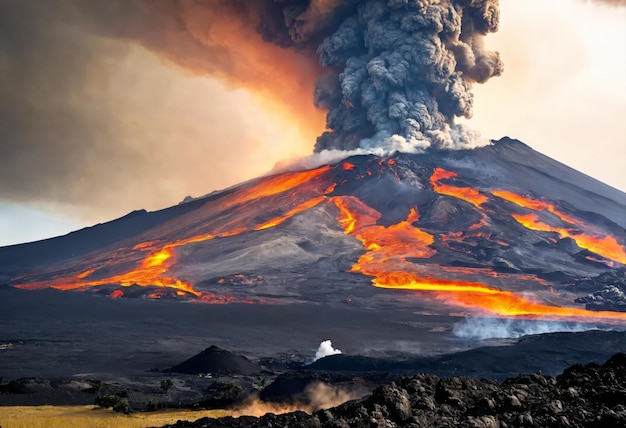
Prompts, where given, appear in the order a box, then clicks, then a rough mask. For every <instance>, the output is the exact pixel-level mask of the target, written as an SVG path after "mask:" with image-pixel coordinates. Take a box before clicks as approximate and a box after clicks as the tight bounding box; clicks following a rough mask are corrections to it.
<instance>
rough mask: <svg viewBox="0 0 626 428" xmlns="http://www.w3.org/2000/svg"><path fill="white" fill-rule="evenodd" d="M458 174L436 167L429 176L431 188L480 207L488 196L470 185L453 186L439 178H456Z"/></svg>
mask: <svg viewBox="0 0 626 428" xmlns="http://www.w3.org/2000/svg"><path fill="white" fill-rule="evenodd" d="M458 176H459V175H458V174H457V173H456V172H453V171H446V170H445V169H443V168H436V169H435V170H434V171H433V175H431V177H430V184H431V186H433V190H434V191H435V192H437V193H440V194H442V195H448V196H453V197H455V198H459V199H463V200H464V201H466V202H469V203H470V204H472V205H474V206H475V207H476V208H480V207H481V205H482V204H484V203H485V202H487V201H488V200H489V198H487V197H486V196H485V195H483V194H481V193H480V192H479V191H478V190H476V189H472V188H471V187H455V186H451V185H449V184H444V183H441V180H444V179H449V178H456V177H458Z"/></svg>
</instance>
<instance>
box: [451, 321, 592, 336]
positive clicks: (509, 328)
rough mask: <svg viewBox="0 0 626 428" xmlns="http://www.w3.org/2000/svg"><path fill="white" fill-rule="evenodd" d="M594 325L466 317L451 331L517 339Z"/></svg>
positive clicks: (590, 328) (580, 329) (584, 329)
mask: <svg viewBox="0 0 626 428" xmlns="http://www.w3.org/2000/svg"><path fill="white" fill-rule="evenodd" d="M595 329H597V327H596V326H592V325H589V324H578V323H572V322H558V321H534V320H515V319H503V318H467V319H466V320H464V321H461V322H460V323H458V324H456V325H455V326H454V329H453V333H454V335H455V336H457V337H461V338H464V339H478V340H487V339H517V338H520V337H522V336H526V335H529V334H544V333H557V332H580V331H587V330H595Z"/></svg>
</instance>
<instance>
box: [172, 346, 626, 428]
mask: <svg viewBox="0 0 626 428" xmlns="http://www.w3.org/2000/svg"><path fill="white" fill-rule="evenodd" d="M449 426H458V427H485V428H492V427H493V428H496V427H498V428H505V427H602V428H608V427H624V426H626V354H624V353H618V354H615V355H614V356H613V357H611V358H610V359H609V360H608V361H607V362H606V363H605V364H604V365H602V366H599V365H597V364H593V363H592V364H589V365H586V366H583V365H580V364H577V365H574V366H572V367H569V368H568V369H566V370H565V371H564V372H563V373H562V374H561V375H559V376H557V377H556V378H553V377H549V376H544V375H542V374H541V373H535V374H531V375H520V376H517V377H515V378H511V379H507V380H506V381H504V382H502V383H498V382H495V381H488V380H476V379H471V378H467V377H453V378H439V377H437V376H434V375H431V374H420V375H417V376H413V377H406V378H402V379H400V380H399V381H398V382H395V383H393V384H391V385H385V386H381V387H379V388H377V389H376V390H375V391H374V392H373V394H372V395H371V396H369V397H367V398H365V399H363V400H359V401H351V402H348V403H345V404H343V405H341V406H338V407H335V408H332V409H328V410H320V411H318V412H316V413H314V414H313V415H308V414H306V413H303V412H295V413H289V414H283V415H273V414H268V415H265V416H263V417H261V418H254V417H246V416H244V417H240V418H232V417H226V418H222V419H208V418H204V419H200V420H198V421H196V422H193V423H192V422H182V421H179V422H178V423H176V424H175V425H170V427H176V428H191V427H193V428H209V427H346V428H348V427H449Z"/></svg>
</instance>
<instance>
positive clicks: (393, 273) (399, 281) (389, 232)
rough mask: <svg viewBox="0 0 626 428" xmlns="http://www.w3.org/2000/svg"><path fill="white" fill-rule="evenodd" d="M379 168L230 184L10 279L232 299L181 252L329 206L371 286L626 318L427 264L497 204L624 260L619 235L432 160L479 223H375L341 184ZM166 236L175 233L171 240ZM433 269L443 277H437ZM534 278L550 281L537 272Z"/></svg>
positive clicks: (446, 186)
mask: <svg viewBox="0 0 626 428" xmlns="http://www.w3.org/2000/svg"><path fill="white" fill-rule="evenodd" d="M376 166H377V168H378V169H379V170H378V171H374V170H369V169H368V170H367V171H365V172H363V170H362V169H361V170H360V171H359V169H358V168H355V165H354V164H352V163H348V162H344V163H342V164H339V165H337V166H335V167H331V166H324V167H321V168H317V169H314V170H310V171H304V172H294V173H285V174H281V175H277V176H273V177H268V178H264V179H260V180H257V181H256V182H251V183H248V184H246V185H244V186H239V187H237V188H234V189H233V190H227V191H225V192H224V195H223V196H220V197H217V198H214V199H211V200H209V201H208V202H206V209H204V210H199V211H198V213H194V214H190V216H191V217H189V218H188V219H186V222H185V223H184V224H185V228H184V229H182V226H179V225H178V223H176V224H168V225H166V226H163V227H162V228H161V229H157V230H152V231H151V232H150V233H151V234H152V235H151V237H154V236H158V239H148V236H147V235H146V239H144V240H141V241H140V242H139V243H135V244H133V245H129V246H128V247H124V248H118V249H116V250H115V251H112V252H110V253H109V254H104V255H102V254H100V255H95V256H93V255H92V256H90V257H91V258H86V259H84V260H82V262H81V263H80V264H79V266H63V267H62V268H59V269H58V270H57V271H55V272H48V273H47V274H46V275H47V276H46V275H43V276H41V275H40V276H39V277H38V276H37V275H35V276H33V277H31V278H20V279H16V280H14V285H15V286H16V287H19V288H25V289H39V288H48V287H51V288H56V289H60V290H73V289H77V290H83V291H84V290H87V289H90V288H95V287H100V286H104V285H106V286H117V287H121V288H125V287H130V286H140V287H152V288H154V289H155V290H156V291H154V292H153V293H152V294H150V297H159V293H160V291H159V290H170V291H172V292H174V293H176V294H177V295H179V296H184V297H186V298H190V299H192V300H198V301H203V302H207V303H224V302H230V301H233V300H235V299H234V298H232V297H229V296H217V295H215V294H213V293H208V292H203V291H202V290H198V289H196V288H195V287H194V284H192V283H191V281H189V280H185V279H184V278H179V277H178V276H177V275H176V274H175V273H172V272H175V271H176V268H177V263H178V261H179V257H180V255H181V253H180V250H181V249H182V248H183V247H186V246H190V245H192V244H198V243H202V242H208V241H211V240H215V239H225V238H229V237H233V236H237V235H242V234H244V233H262V232H261V231H264V230H267V229H271V228H274V227H277V226H278V225H280V224H282V223H284V222H285V221H286V220H288V219H290V218H292V217H294V216H296V215H298V214H300V213H302V212H305V211H308V210H311V209H314V208H316V207H323V208H325V209H334V210H337V213H338V214H337V219H338V223H339V226H340V227H341V229H342V230H343V231H344V233H345V234H346V235H349V236H352V237H354V238H356V239H357V240H358V241H360V242H361V243H362V245H363V248H364V253H363V254H362V255H361V256H360V257H359V259H358V260H357V261H356V262H355V263H354V264H353V266H352V268H351V272H354V273H358V274H362V275H365V276H368V277H371V278H373V279H372V284H373V285H374V286H376V287H379V288H387V289H402V290H413V291H420V292H421V293H420V294H419V295H413V296H414V298H416V299H417V298H423V299H427V298H435V299H437V300H438V301H442V302H444V303H446V304H447V305H451V306H453V307H456V308H459V309H461V310H462V311H463V312H464V313H467V310H469V312H470V313H477V312H479V313H481V314H485V313H487V314H492V315H498V316H503V317H517V316H522V317H528V318H544V319H546V318H547V319H551V318H560V319H576V320H578V321H580V320H581V319H588V320H594V321H595V320H598V319H601V320H605V321H611V320H613V322H620V321H622V322H623V321H626V313H620V312H610V311H589V310H585V309H580V308H574V307H569V306H558V305H547V304H544V303H541V302H539V301H534V300H532V299H531V298H528V297H527V296H528V293H526V292H525V293H524V296H522V295H519V294H517V293H515V292H512V291H506V290H501V289H499V288H496V287H493V286H489V285H486V284H483V283H481V282H477V281H466V280H459V279H457V278H455V279H450V278H445V277H443V278H442V277H441V276H446V275H444V273H445V272H452V271H454V270H455V269H456V271H457V273H458V272H461V271H462V270H463V268H458V267H456V268H455V267H453V266H436V267H435V266H434V264H433V263H430V262H429V259H431V258H432V257H433V256H434V255H436V254H437V248H438V247H437V245H445V243H446V242H447V240H450V239H457V240H462V239H466V235H469V234H474V235H475V236H480V235H481V234H483V232H482V231H481V229H482V228H483V227H484V226H486V225H487V224H488V223H489V221H490V216H491V215H494V214H495V213H494V211H493V210H495V209H496V208H494V207H500V208H498V209H501V207H502V206H504V207H510V212H505V213H502V212H499V213H498V215H504V216H510V217H511V218H513V219H514V220H515V221H516V222H517V223H518V224H519V225H521V226H523V227H525V228H526V229H528V230H531V231H534V232H537V233H549V234H557V235H558V236H559V237H561V238H564V237H568V238H572V239H573V240H574V241H575V242H576V244H577V245H578V246H579V247H580V248H583V249H587V250H588V251H590V252H592V253H595V254H597V255H598V256H600V257H602V258H604V259H606V260H608V261H612V262H616V263H620V264H626V251H625V250H624V247H623V246H621V245H620V244H619V243H618V242H617V240H616V239H615V238H614V237H612V236H610V235H606V234H602V233H600V232H599V231H598V230H596V229H595V228H594V227H593V226H590V225H587V224H585V222H584V221H582V220H580V219H578V218H576V217H575V216H574V215H572V214H568V213H566V212H563V210H560V209H558V208H557V206H556V205H555V204H553V203H551V202H546V201H542V200H539V199H536V198H531V197H527V196H522V195H518V194H515V193H512V192H509V191H505V190H494V189H486V190H484V189H474V188H471V187H466V186H465V187H464V186H456V185H455V184H454V181H455V180H456V179H458V175H457V174H456V173H455V172H452V171H448V170H445V169H442V168H435V169H434V170H433V173H432V175H431V177H430V185H431V189H432V192H434V193H437V194H439V195H445V196H446V197H452V198H457V199H461V200H464V201H466V202H468V203H469V204H471V206H472V207H473V209H474V210H476V211H478V212H479V213H480V214H481V215H482V220H481V221H480V222H479V223H477V224H475V225H474V226H472V227H470V228H469V229H468V230H466V231H464V232H450V233H447V234H443V233H441V232H439V233H438V234H436V233H431V232H429V231H428V230H422V229H420V228H419V227H418V226H417V225H419V223H420V214H419V207H418V206H415V207H414V208H412V209H411V210H410V211H409V212H408V214H407V216H406V218H405V219H404V220H402V221H399V222H396V223H395V224H389V225H386V226H383V225H380V224H379V221H380V219H381V218H382V214H381V213H380V212H378V211H376V210H375V209H373V208H372V207H370V206H369V205H367V204H366V203H365V202H363V200H361V199H359V198H357V197H355V196H351V195H349V194H348V195H346V194H344V195H342V194H340V192H336V190H337V189H338V188H339V187H340V186H341V185H343V184H345V183H346V182H354V181H355V180H362V179H367V180H370V179H372V180H375V179H377V178H378V177H381V176H382V175H384V174H388V175H390V176H392V177H394V179H395V180H397V181H400V178H399V177H398V174H397V172H396V171H395V169H394V168H395V162H393V161H392V160H388V161H383V160H380V161H378V162H377V163H376ZM337 177H341V179H338V178H337ZM494 201H498V204H490V202H494ZM261 214H263V215H261ZM194 216H195V217H194ZM179 223H180V222H179ZM190 225H191V226H190ZM177 227H178V228H179V229H177ZM168 236H171V237H176V238H177V239H168V238H167V237H168ZM135 242H137V241H135ZM494 242H495V243H496V244H497V245H502V246H508V245H509V243H506V242H498V241H494ZM126 266H127V267H126ZM81 267H82V269H81ZM446 269H447V270H446ZM120 270H121V271H122V272H121V273H120ZM467 271H468V272H469V274H476V275H485V276H487V275H491V276H502V277H505V276H506V275H507V274H498V273H496V272H494V271H491V270H490V269H488V268H477V269H474V270H471V269H467ZM68 272H73V273H71V274H68ZM111 272H115V273H114V274H112V273H111ZM432 272H438V273H440V274H442V275H441V276H439V275H433V274H432ZM509 276H511V277H513V280H519V281H525V280H528V276H524V275H522V274H518V275H517V277H516V276H515V274H509ZM466 277H467V276H466ZM531 279H532V278H531ZM535 279H536V278H535ZM222 282H223V281H222ZM536 283H539V285H540V286H542V287H545V284H541V281H540V280H538V279H537V281H536ZM110 296H111V297H114V298H118V297H121V296H123V291H122V290H121V289H119V288H118V289H115V290H113V291H112V292H111V294H110Z"/></svg>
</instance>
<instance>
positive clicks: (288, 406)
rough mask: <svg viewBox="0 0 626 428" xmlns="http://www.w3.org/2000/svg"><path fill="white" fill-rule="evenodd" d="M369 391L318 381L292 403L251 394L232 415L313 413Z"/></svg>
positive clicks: (294, 398) (257, 415)
mask: <svg viewBox="0 0 626 428" xmlns="http://www.w3.org/2000/svg"><path fill="white" fill-rule="evenodd" d="M368 392H369V391H366V390H359V389H356V388H351V389H348V388H342V387H338V386H333V385H328V384H325V383H322V382H316V383H313V384H311V385H309V386H307V387H306V389H305V390H304V392H303V393H302V394H298V395H297V396H294V397H293V401H292V402H290V403H273V402H266V401H261V400H260V399H259V398H258V397H257V396H251V397H249V398H248V399H246V400H245V401H244V402H243V403H242V404H241V405H239V406H237V407H235V408H234V409H233V410H232V416H234V417H239V416H256V417H260V416H263V415H265V414H267V413H273V414H276V415H278V414H281V413H290V412H295V411H302V412H306V413H308V414H312V413H314V412H317V411H318V410H321V409H329V408H331V407H336V406H339V405H340V404H343V403H345V402H346V401H350V400H355V399H357V398H361V397H363V396H364V395H366V394H367V393H368Z"/></svg>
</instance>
